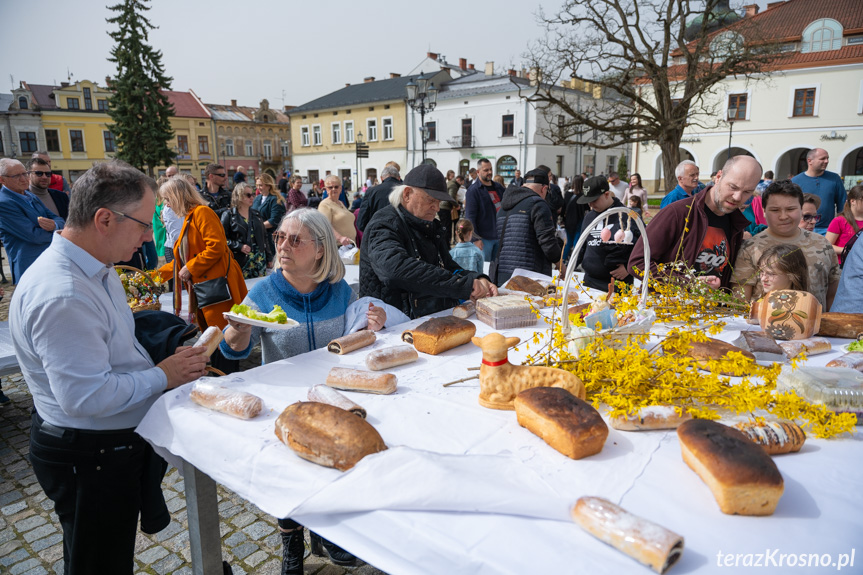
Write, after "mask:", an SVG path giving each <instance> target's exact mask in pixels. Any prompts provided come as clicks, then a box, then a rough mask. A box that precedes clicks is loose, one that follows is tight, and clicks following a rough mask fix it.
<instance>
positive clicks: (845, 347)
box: [839, 343, 860, 353]
mask: <svg viewBox="0 0 863 575" xmlns="http://www.w3.org/2000/svg"><path fill="white" fill-rule="evenodd" d="M849 345H851V344H850V343H846V344H845V345H843V346H841V347H840V348H839V349H841V350H842V351H844V352H845V353H858V352H860V350H859V349H858V350H856V351H851V350H850V349H848V346H849Z"/></svg>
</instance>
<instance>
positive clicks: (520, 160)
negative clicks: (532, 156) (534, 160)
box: [518, 130, 527, 173]
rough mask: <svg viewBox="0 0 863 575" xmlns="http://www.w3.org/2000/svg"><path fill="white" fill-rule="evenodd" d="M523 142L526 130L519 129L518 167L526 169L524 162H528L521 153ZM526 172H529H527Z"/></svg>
mask: <svg viewBox="0 0 863 575" xmlns="http://www.w3.org/2000/svg"><path fill="white" fill-rule="evenodd" d="M522 142H524V130H519V131H518V167H519V168H521V169H522V170H524V168H525V165H524V164H526V163H527V162H526V160H525V159H524V157H523V156H522V154H521V144H522ZM525 173H527V172H525Z"/></svg>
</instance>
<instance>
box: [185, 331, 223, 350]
mask: <svg viewBox="0 0 863 575" xmlns="http://www.w3.org/2000/svg"><path fill="white" fill-rule="evenodd" d="M223 339H224V336H223V335H222V330H220V329H219V328H217V327H216V326H214V325H211V326H210V327H208V328H207V329H205V330H204V333H202V334H201V337H199V338H198V341H196V342H195V345H193V346H192V347H206V348H207V355H208V356H210V355H213V352H214V351H216V348H217V347H219V344H220V343H222V340H223Z"/></svg>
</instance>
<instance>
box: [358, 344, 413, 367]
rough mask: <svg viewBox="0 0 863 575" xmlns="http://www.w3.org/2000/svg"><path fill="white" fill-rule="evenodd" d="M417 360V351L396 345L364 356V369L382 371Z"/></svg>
mask: <svg viewBox="0 0 863 575" xmlns="http://www.w3.org/2000/svg"><path fill="white" fill-rule="evenodd" d="M417 359H419V354H417V350H415V349H414V348H412V347H411V346H409V345H396V346H394V347H385V348H383V349H376V350H374V351H372V352H370V353H369V354H368V355H367V356H366V367H367V368H369V369H370V370H372V371H382V370H384V369H390V368H391V367H397V366H399V365H404V364H406V363H413V362H415V361H416V360H417Z"/></svg>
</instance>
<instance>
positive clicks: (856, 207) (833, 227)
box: [824, 186, 863, 264]
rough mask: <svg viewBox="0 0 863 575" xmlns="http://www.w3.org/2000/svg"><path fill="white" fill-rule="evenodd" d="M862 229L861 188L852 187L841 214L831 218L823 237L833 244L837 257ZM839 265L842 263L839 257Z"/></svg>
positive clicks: (862, 188) (862, 207)
mask: <svg viewBox="0 0 863 575" xmlns="http://www.w3.org/2000/svg"><path fill="white" fill-rule="evenodd" d="M861 227H863V186H854V187H853V188H851V190H850V191H849V192H848V200H847V201H846V202H845V209H844V210H842V213H841V214H839V215H838V216H836V217H835V218H833V221H832V222H830V225H829V226H827V233H826V234H824V237H825V238H827V241H829V242H830V243H831V244H833V250H834V251H835V252H836V255H837V256H841V255H842V249H843V248H844V247H845V244H847V243H848V240H850V239H851V238H852V237H853V236H854V234H856V233H857V232H858V231H859V230H860V228H861ZM839 263H840V264H841V263H842V259H841V257H840V259H839Z"/></svg>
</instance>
